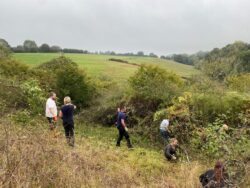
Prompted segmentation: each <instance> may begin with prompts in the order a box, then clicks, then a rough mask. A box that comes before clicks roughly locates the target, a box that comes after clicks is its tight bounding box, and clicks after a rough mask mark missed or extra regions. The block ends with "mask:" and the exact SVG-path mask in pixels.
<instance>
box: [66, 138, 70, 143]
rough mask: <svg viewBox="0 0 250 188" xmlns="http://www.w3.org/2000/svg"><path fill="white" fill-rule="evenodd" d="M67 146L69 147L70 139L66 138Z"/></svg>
mask: <svg viewBox="0 0 250 188" xmlns="http://www.w3.org/2000/svg"><path fill="white" fill-rule="evenodd" d="M66 141H67V144H68V145H70V138H69V137H66Z"/></svg>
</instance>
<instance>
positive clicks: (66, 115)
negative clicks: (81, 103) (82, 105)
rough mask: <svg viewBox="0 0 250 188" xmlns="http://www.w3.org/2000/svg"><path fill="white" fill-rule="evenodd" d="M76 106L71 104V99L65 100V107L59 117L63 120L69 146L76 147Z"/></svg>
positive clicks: (66, 98)
mask: <svg viewBox="0 0 250 188" xmlns="http://www.w3.org/2000/svg"><path fill="white" fill-rule="evenodd" d="M75 109H76V106H75V105H73V104H71V99H70V97H68V96H67V97H65V98H64V105H63V106H62V108H61V111H60V113H59V117H61V118H62V120H63V127H64V130H65V136H66V140H67V143H68V144H69V146H72V147H74V144H75V137H74V118H73V116H74V110H75Z"/></svg>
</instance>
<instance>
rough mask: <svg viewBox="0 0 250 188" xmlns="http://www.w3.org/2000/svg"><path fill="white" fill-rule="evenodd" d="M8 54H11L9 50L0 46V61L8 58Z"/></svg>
mask: <svg viewBox="0 0 250 188" xmlns="http://www.w3.org/2000/svg"><path fill="white" fill-rule="evenodd" d="M10 54H11V51H10V49H9V48H7V47H5V46H3V45H0V60H1V59H6V58H9V57H10Z"/></svg>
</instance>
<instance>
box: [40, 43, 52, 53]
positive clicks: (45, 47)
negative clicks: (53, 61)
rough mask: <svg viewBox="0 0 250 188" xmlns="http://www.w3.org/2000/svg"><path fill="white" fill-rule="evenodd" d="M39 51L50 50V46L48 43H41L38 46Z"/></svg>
mask: <svg viewBox="0 0 250 188" xmlns="http://www.w3.org/2000/svg"><path fill="white" fill-rule="evenodd" d="M39 51H40V52H50V47H49V45H48V44H42V45H41V46H40V47H39Z"/></svg>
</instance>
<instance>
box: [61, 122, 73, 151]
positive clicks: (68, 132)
mask: <svg viewBox="0 0 250 188" xmlns="http://www.w3.org/2000/svg"><path fill="white" fill-rule="evenodd" d="M63 127H64V130H65V136H66V139H67V142H68V144H69V145H71V146H74V141H75V140H74V139H75V138H74V123H67V122H64V123H63Z"/></svg>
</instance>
